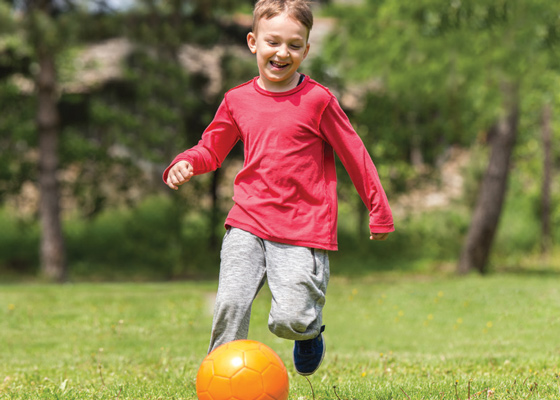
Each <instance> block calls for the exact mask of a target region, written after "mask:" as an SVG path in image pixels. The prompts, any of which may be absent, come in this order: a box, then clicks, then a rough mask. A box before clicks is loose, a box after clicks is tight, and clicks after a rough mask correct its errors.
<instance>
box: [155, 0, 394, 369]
mask: <svg viewBox="0 0 560 400" xmlns="http://www.w3.org/2000/svg"><path fill="white" fill-rule="evenodd" d="M312 25H313V15H312V13H311V10H310V8H309V5H308V4H307V3H306V1H305V0H259V1H258V2H257V3H256V5H255V8H254V12H253V31H252V32H251V33H249V34H248V36H247V44H248V46H249V49H250V50H251V52H252V53H253V54H255V55H256V59H257V65H258V69H259V75H258V76H257V77H256V78H254V79H252V80H251V81H249V82H247V83H245V84H242V85H240V86H238V87H236V88H233V89H231V90H230V91H228V92H227V93H226V94H225V96H224V99H223V101H222V103H221V105H220V107H219V109H218V111H217V113H216V115H215V117H214V120H213V121H212V122H211V123H210V125H209V126H208V127H207V128H206V130H205V131H204V133H203V135H202V139H201V140H200V142H199V143H198V144H197V145H196V146H194V147H193V148H191V149H189V150H187V151H185V152H183V153H181V154H179V155H178V156H177V157H176V158H175V160H174V161H173V162H172V163H171V165H170V166H169V167H168V168H167V169H166V170H165V172H164V174H163V180H164V181H165V182H166V184H167V185H168V186H169V187H170V188H172V189H175V190H177V189H178V186H180V185H182V184H184V183H185V182H188V181H189V180H190V179H191V177H192V176H193V175H199V174H203V173H206V172H209V171H213V170H215V169H216V168H218V167H220V165H221V163H222V161H223V160H224V159H225V157H226V156H227V154H228V153H229V151H230V150H231V149H232V147H233V146H234V145H235V144H236V142H237V141H238V140H241V141H242V142H243V144H244V151H245V162H244V165H243V168H242V169H241V171H240V172H239V173H238V175H237V176H236V178H235V182H234V197H233V200H234V205H233V208H232V209H231V210H230V212H229V214H228V216H227V219H226V221H225V226H226V229H227V231H226V234H225V236H224V240H223V244H222V250H221V264H220V278H219V286H218V294H217V298H216V305H215V310H214V321H213V324H212V325H213V326H212V336H211V341H210V348H209V351H212V350H213V349H215V348H216V347H218V346H219V345H221V344H223V343H226V342H229V341H232V340H236V339H245V338H247V335H248V329H249V320H250V315H251V306H252V303H253V300H254V299H255V296H256V295H257V293H258V292H259V290H260V289H261V287H262V286H263V284H264V282H265V280H268V284H269V287H270V290H271V293H272V304H271V310H270V315H269V320H268V325H269V329H270V330H271V331H272V332H273V333H274V334H275V335H277V336H279V337H282V338H285V339H290V340H294V341H295V344H294V351H293V356H294V364H295V368H296V371H297V372H298V373H299V374H301V375H311V374H313V373H314V372H315V371H316V370H317V369H318V368H319V365H320V364H321V362H322V360H323V357H324V354H325V344H324V340H323V335H322V332H323V331H324V325H322V309H323V306H324V304H325V293H326V289H327V284H328V280H329V261H328V255H327V251H329V250H337V235H336V229H337V196H336V171H335V164H334V152H336V153H337V155H338V156H339V158H340V159H341V161H342V162H343V164H344V166H345V168H346V169H347V171H348V172H349V174H350V177H351V178H352V181H353V182H354V185H355V187H356V189H357V190H358V193H359V194H360V196H361V198H362V199H363V201H364V203H365V204H366V206H367V207H368V209H369V211H370V231H371V236H370V239H372V240H384V239H386V237H387V235H388V233H389V232H391V231H393V230H394V228H393V218H392V215H391V210H390V208H389V204H388V201H387V198H386V196H385V192H384V191H383V188H382V187H381V183H380V182H379V178H378V175H377V171H376V169H375V167H374V165H373V162H372V161H371V157H370V156H369V154H368V153H367V150H366V149H365V147H364V145H363V143H362V141H361V139H360V138H359V137H358V135H357V134H356V132H355V131H354V129H353V128H352V126H351V125H350V122H349V121H348V118H347V117H346V115H345V114H344V112H343V111H342V109H341V108H340V106H339V104H338V102H337V100H336V98H335V97H334V96H333V95H332V94H331V93H330V92H329V90H328V89H326V88H325V87H323V86H321V85H320V84H318V83H317V82H315V81H313V80H312V79H310V78H309V77H308V76H304V75H302V74H300V73H299V72H298V71H297V70H298V67H299V66H300V64H301V62H302V61H303V60H304V59H305V58H306V57H307V54H308V52H309V43H308V38H309V32H310V30H311V27H312ZM333 150H334V152H333Z"/></svg>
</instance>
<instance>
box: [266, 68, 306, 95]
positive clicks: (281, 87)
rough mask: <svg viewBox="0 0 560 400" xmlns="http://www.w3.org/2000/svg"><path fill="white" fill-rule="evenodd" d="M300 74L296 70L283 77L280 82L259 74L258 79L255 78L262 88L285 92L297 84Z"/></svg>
mask: <svg viewBox="0 0 560 400" xmlns="http://www.w3.org/2000/svg"><path fill="white" fill-rule="evenodd" d="M301 76H303V75H302V74H300V73H299V72H296V73H295V74H293V75H292V76H291V77H290V78H288V79H285V80H283V81H281V82H271V81H268V80H266V79H263V78H262V77H261V76H259V79H258V80H257V84H258V85H259V86H260V87H261V88H262V89H264V90H266V91H269V92H287V91H289V90H292V89H294V88H295V87H296V86H297V85H299V80H300V77H301Z"/></svg>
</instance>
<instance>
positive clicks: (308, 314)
mask: <svg viewBox="0 0 560 400" xmlns="http://www.w3.org/2000/svg"><path fill="white" fill-rule="evenodd" d="M266 280H268V286H269V288H270V291H271V293H272V304H271V309H270V314H269V318H268V327H269V329H270V331H271V332H272V333H274V334H275V335H277V336H279V337H281V338H285V339H290V340H306V339H312V338H314V337H316V336H317V335H318V334H319V330H320V328H321V324H322V310H323V306H324V305H325V293H326V290H327V284H328V281H329V259H328V254H327V251H326V250H320V249H313V248H307V247H301V246H293V245H288V244H282V243H277V242H271V241H268V240H263V239H260V238H259V237H257V236H255V235H253V234H252V233H249V232H246V231H244V230H241V229H237V228H230V229H229V230H228V231H227V232H226V234H225V236H224V240H223V244H222V251H221V264H220V279H219V286H218V294H217V297H216V305H215V307H214V321H213V323H212V337H211V339H210V348H209V352H210V351H212V350H213V349H215V348H216V347H218V346H219V345H221V344H224V343H227V342H230V341H232V340H237V339H246V338H247V335H248V333H249V321H250V319H251V306H252V304H253V300H254V299H255V297H256V296H257V294H258V292H259V290H260V289H261V288H262V287H263V285H264V283H265V281H266Z"/></svg>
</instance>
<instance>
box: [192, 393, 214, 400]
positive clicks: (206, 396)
mask: <svg viewBox="0 0 560 400" xmlns="http://www.w3.org/2000/svg"><path fill="white" fill-rule="evenodd" d="M196 397H198V400H214V399H213V398H212V396H210V393H208V392H199V391H197V392H196Z"/></svg>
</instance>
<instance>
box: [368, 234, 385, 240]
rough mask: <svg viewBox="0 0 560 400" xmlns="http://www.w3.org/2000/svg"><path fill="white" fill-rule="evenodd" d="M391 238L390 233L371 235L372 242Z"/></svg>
mask: <svg viewBox="0 0 560 400" xmlns="http://www.w3.org/2000/svg"><path fill="white" fill-rule="evenodd" d="M387 236H389V234H388V233H373V232H372V233H371V236H370V237H369V239H370V240H385V239H387Z"/></svg>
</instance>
